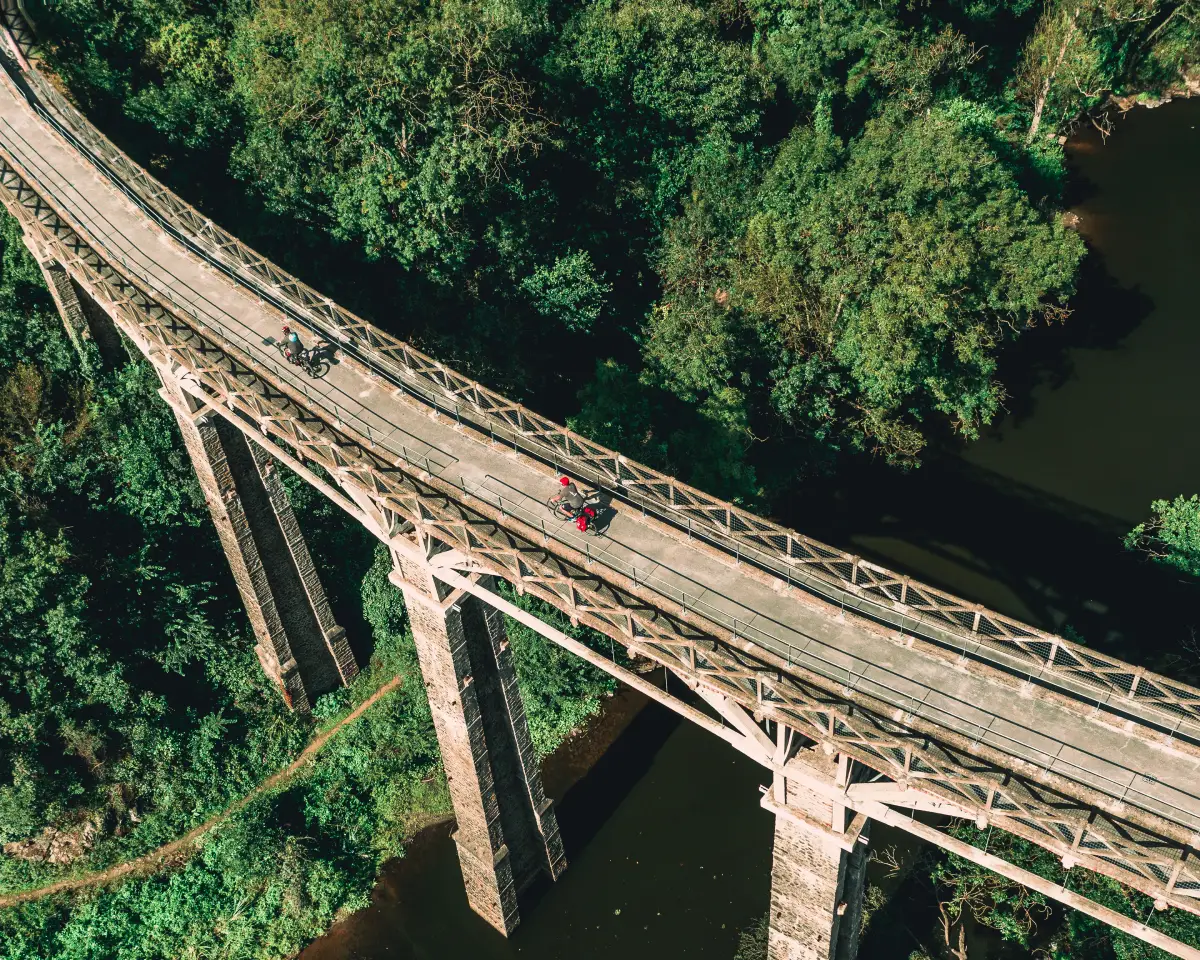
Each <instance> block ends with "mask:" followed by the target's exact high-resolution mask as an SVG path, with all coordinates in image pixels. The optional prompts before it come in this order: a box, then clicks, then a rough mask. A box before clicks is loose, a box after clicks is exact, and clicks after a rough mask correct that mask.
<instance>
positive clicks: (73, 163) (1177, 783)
mask: <svg viewBox="0 0 1200 960" xmlns="http://www.w3.org/2000/svg"><path fill="white" fill-rule="evenodd" d="M0 145H2V147H3V149H4V150H5V151H7V152H8V153H10V155H11V156H12V157H13V158H14V159H15V160H16V161H17V162H18V163H19V164H21V165H23V166H24V168H25V169H26V171H28V173H29V174H30V175H31V176H32V177H33V178H34V179H35V180H36V181H37V182H38V183H39V184H40V186H41V188H42V192H43V193H44V195H47V196H50V197H52V198H53V199H54V200H55V201H56V202H57V203H58V204H59V206H60V207H62V208H64V209H65V211H66V213H67V215H68V217H69V219H71V220H72V221H73V222H74V223H76V224H78V225H80V226H82V227H83V228H84V229H85V230H86V231H88V232H89V233H90V234H91V236H92V238H93V239H95V240H97V241H98V242H99V244H100V246H101V247H102V248H103V249H104V250H105V252H106V254H107V255H108V256H109V258H110V260H111V261H112V262H114V263H119V264H121V265H123V266H124V267H125V268H126V269H128V270H130V271H132V272H133V273H134V274H136V275H138V276H140V277H143V278H146V279H147V282H148V286H149V287H150V289H151V290H153V291H154V292H155V293H156V295H157V296H159V297H161V298H162V299H164V300H165V301H169V302H172V303H174V304H176V305H178V306H180V307H182V308H184V309H185V310H186V311H187V312H188V313H189V314H190V315H191V316H193V317H195V318H197V319H198V320H200V321H202V322H203V323H204V324H207V325H209V326H211V327H212V328H213V329H214V330H216V331H217V332H219V333H220V334H221V336H223V337H225V338H226V339H228V340H229V341H232V342H234V343H236V344H238V345H239V346H240V347H241V349H243V350H244V351H245V352H247V353H248V354H250V355H251V356H252V357H253V358H254V359H255V360H256V361H257V362H258V363H260V364H262V365H263V366H264V367H266V368H269V369H270V370H271V371H272V372H273V373H274V374H275V375H276V376H277V377H280V378H282V379H285V380H287V381H289V382H291V383H292V384H293V385H294V386H296V387H297V388H302V389H303V390H304V391H306V392H307V393H308V394H309V395H310V396H314V397H315V396H316V395H318V394H319V395H320V396H321V402H322V403H323V404H324V406H325V407H326V408H327V409H330V408H333V407H334V406H336V410H337V412H338V413H339V414H340V415H341V417H342V418H344V419H345V420H346V421H347V422H349V423H350V424H352V425H353V426H355V427H356V428H357V429H358V430H359V432H360V433H366V432H367V431H368V430H369V433H370V436H371V437H372V438H373V439H374V440H375V442H376V443H377V444H378V445H380V446H382V447H385V448H387V449H388V450H390V451H392V452H393V453H394V454H396V456H397V457H401V458H405V459H408V460H409V461H411V462H413V463H418V464H420V465H421V466H424V465H425V462H426V458H428V463H429V466H430V468H431V471H432V472H433V473H436V474H438V475H439V476H440V477H441V478H442V479H443V480H445V481H447V482H449V483H452V484H454V485H456V486H459V487H463V488H465V489H466V490H468V491H470V492H471V493H473V494H475V495H476V496H479V497H482V498H484V499H486V500H489V501H490V502H491V503H493V504H498V503H499V502H500V501H501V499H502V500H503V506H504V508H505V509H506V510H507V511H509V512H510V513H516V514H518V515H520V516H522V517H523V518H524V519H527V520H529V521H531V522H532V523H533V524H534V525H535V526H540V525H541V523H542V521H543V519H546V518H547V514H546V510H545V508H544V507H543V503H544V501H545V499H546V497H548V496H549V495H551V494H552V493H553V492H555V490H556V489H557V488H556V486H555V484H554V482H553V479H552V478H550V477H548V476H547V475H546V473H545V472H544V471H543V470H541V469H539V468H536V467H534V466H533V465H531V464H529V463H527V462H524V461H519V460H517V459H516V458H514V457H513V456H512V455H511V453H509V452H506V450H504V449H503V448H500V447H491V446H489V445H488V444H487V443H485V442H480V441H479V440H476V439H474V438H473V437H472V436H470V435H468V434H465V433H462V432H459V431H457V430H455V429H454V425H453V423H451V422H449V421H447V420H446V419H445V418H442V419H432V418H431V417H430V416H429V415H428V412H427V411H426V410H425V409H422V408H421V407H419V406H418V405H417V404H416V403H415V402H414V401H412V400H410V399H405V398H398V397H397V396H395V394H394V392H393V391H392V390H391V388H389V387H387V386H386V385H381V384H379V383H377V382H375V381H373V380H372V379H370V378H368V377H367V376H365V375H364V374H363V373H361V372H360V371H359V370H358V369H356V368H355V367H354V366H353V365H351V364H348V363H336V362H335V363H334V365H333V366H332V368H331V369H330V371H329V373H328V375H327V376H326V377H325V378H324V379H322V380H319V381H314V380H311V379H309V378H307V377H305V376H303V375H302V374H300V373H299V371H297V370H295V368H292V367H290V366H288V365H287V364H286V363H284V362H283V361H282V359H281V357H280V355H279V352H278V349H277V346H276V341H277V338H278V337H279V335H280V326H281V320H280V318H279V316H278V315H277V314H276V313H275V312H274V311H273V310H272V309H271V308H269V307H265V306H263V305H262V304H260V303H259V301H258V300H257V299H256V298H255V297H254V296H253V294H252V293H250V292H249V291H247V290H245V289H242V288H240V287H238V286H237V285H235V284H234V283H233V282H231V281H230V280H228V279H227V278H226V277H224V276H223V275H222V274H220V273H218V272H217V271H215V270H213V269H212V268H211V267H209V266H208V265H206V264H204V263H203V261H201V260H200V259H199V258H197V257H195V256H194V255H192V254H190V253H188V252H186V251H185V250H184V249H183V247H182V246H179V245H177V244H176V243H175V242H174V241H173V240H171V239H169V238H167V237H166V236H164V235H163V234H162V233H161V232H160V231H159V230H157V229H155V228H153V227H152V226H151V225H150V224H149V223H148V222H147V220H146V219H145V217H144V215H143V213H142V212H141V211H139V210H138V209H137V207H136V206H135V205H134V204H133V203H132V202H130V201H129V200H128V199H127V198H126V197H124V196H123V195H121V194H119V193H118V192H117V191H116V190H115V189H114V188H113V186H112V185H111V184H110V183H109V182H108V181H107V180H105V179H104V178H103V177H102V176H101V174H100V173H99V172H98V171H96V170H95V169H94V168H93V167H92V166H90V165H89V164H88V163H87V161H86V160H85V159H84V158H82V157H81V156H80V155H79V154H77V153H76V152H75V151H74V150H73V149H72V148H70V147H69V146H68V145H67V144H66V143H65V141H63V140H61V139H60V138H59V137H58V135H57V134H55V133H54V132H53V131H52V130H51V129H49V128H48V127H47V126H46V125H45V124H44V123H43V122H42V121H41V120H40V119H39V118H38V117H37V116H36V115H35V114H34V113H33V111H32V110H31V109H30V107H29V105H28V104H27V103H26V102H25V101H24V100H23V99H21V98H20V97H19V96H18V94H17V93H16V91H15V90H14V89H13V88H12V86H11V84H10V83H8V82H7V81H5V82H3V83H0ZM310 342H311V335H310ZM547 531H548V533H549V534H550V535H551V536H553V537H556V538H557V539H559V540H562V541H563V542H566V543H569V544H570V545H572V546H573V547H575V548H576V549H578V550H580V551H583V550H585V549H587V550H590V551H591V553H592V556H593V557H595V558H596V559H597V560H598V561H601V562H602V563H604V564H606V565H608V566H610V567H612V568H613V569H615V570H619V571H621V572H623V573H625V574H627V575H632V576H635V577H636V579H637V580H639V581H646V582H648V583H650V584H651V585H652V586H653V587H654V588H655V589H657V590H658V591H660V592H661V593H663V594H664V595H666V596H668V597H671V598H680V599H682V598H683V596H684V595H686V598H687V602H688V604H689V605H690V606H692V607H695V608H697V609H698V610H699V611H700V612H702V613H704V614H705V615H707V616H709V617H710V618H711V619H713V620H715V621H717V622H718V623H722V624H725V625H729V626H732V627H734V628H735V631H736V632H737V633H738V634H739V635H740V636H744V637H747V638H749V639H753V640H755V641H757V642H758V643H761V644H762V645H763V646H764V647H768V648H770V649H771V650H773V651H775V652H776V653H779V654H781V655H782V656H784V657H790V659H791V660H792V661H793V662H796V663H799V664H802V665H803V666H805V667H807V668H809V669H811V670H812V671H814V672H816V673H819V674H821V675H823V676H825V677H828V678H830V679H831V680H833V681H835V683H837V684H839V685H840V684H849V685H850V686H853V687H854V688H855V689H857V690H859V691H863V692H866V693H868V694H870V695H872V696H874V697H877V698H879V699H881V700H883V701H886V702H888V703H891V704H894V705H895V706H896V707H897V708H901V709H903V710H905V711H909V712H913V713H916V714H919V715H920V716H922V717H924V718H926V719H928V720H929V721H932V722H934V723H936V724H938V725H939V726H943V727H946V728H948V729H950V730H954V731H957V732H959V733H960V734H962V735H964V736H966V737H967V738H969V739H971V740H979V741H982V742H984V743H986V744H989V745H991V746H993V747H994V748H996V749H998V750H1000V751H1003V752H1004V753H1006V754H1010V755H1012V756H1015V757H1019V758H1022V759H1025V760H1028V761H1030V762H1032V763H1034V764H1037V765H1039V766H1042V767H1045V768H1048V769H1050V770H1052V771H1054V772H1057V773H1059V774H1061V775H1063V776H1066V777H1068V778H1070V779H1072V780H1075V781H1079V782H1083V783H1087V784H1090V785H1091V786H1092V787H1094V788H1095V789H1097V790H1100V791H1102V792H1103V793H1106V794H1108V795H1110V796H1112V797H1114V798H1117V799H1118V800H1120V799H1124V800H1125V801H1126V802H1128V803H1129V804H1131V805H1135V806H1138V807H1142V808H1144V809H1147V810H1152V811H1155V812H1157V813H1159V814H1160V815H1162V816H1164V817H1166V818H1168V819H1170V820H1172V821H1175V822H1177V823H1180V824H1183V825H1185V826H1187V827H1189V828H1191V829H1193V830H1197V831H1200V797H1198V794H1200V769H1198V768H1200V760H1198V759H1197V758H1196V757H1193V756H1191V755H1189V754H1187V753H1184V752H1182V751H1179V750H1174V749H1171V748H1168V747H1162V746H1156V745H1148V744H1147V743H1146V741H1145V740H1144V739H1140V738H1138V737H1136V736H1135V735H1133V734H1131V733H1127V732H1125V731H1123V730H1120V729H1116V728H1114V727H1113V726H1110V725H1105V724H1100V723H1098V722H1095V721H1089V720H1088V719H1086V718H1085V717H1084V716H1082V715H1080V714H1078V713H1076V712H1074V711H1071V710H1068V709H1065V708H1063V707H1060V706H1058V705H1056V704H1055V703H1053V702H1051V701H1050V700H1049V699H1048V698H1046V697H1045V696H1039V695H1037V694H1036V693H1035V694H1034V695H1033V696H1030V697H1018V695H1017V694H1016V693H1015V691H1014V690H1013V688H1012V687H1010V686H1007V685H1004V684H1002V683H999V682H996V681H993V680H989V679H986V678H984V677H981V676H978V675H976V674H973V673H967V672H966V671H964V670H958V669H954V668H953V667H950V666H948V665H947V664H946V662H945V661H943V660H941V659H939V658H935V657H933V656H931V655H930V654H929V653H928V652H925V651H923V650H922V648H921V647H920V646H917V647H914V648H911V649H910V648H907V647H904V646H902V645H899V644H895V643H890V642H888V641H887V640H885V639H882V638H881V637H880V636H879V635H878V633H876V632H871V631H867V630H864V629H862V628H861V627H858V626H855V624H854V622H853V620H850V621H843V620H840V619H839V618H838V617H837V616H836V612H837V611H836V610H834V609H833V608H832V607H831V608H829V613H828V614H827V613H825V612H824V611H823V610H821V609H819V608H818V607H816V605H814V604H813V603H811V602H802V601H801V600H800V599H798V598H797V596H796V595H795V594H794V593H791V592H789V591H788V590H786V589H773V588H772V586H771V585H769V584H768V583H766V582H763V580H762V579H761V578H758V577H755V576H751V575H749V574H748V573H747V571H746V569H745V567H740V566H738V565H736V564H735V563H734V562H733V560H732V558H730V559H729V560H728V561H726V560H724V559H723V558H721V557H719V556H717V555H715V554H714V553H713V552H710V551H705V550H695V549H690V548H689V547H688V545H687V543H686V541H681V540H680V539H678V538H677V537H674V536H671V535H669V534H668V533H667V532H666V531H664V529H663V528H662V527H660V526H659V525H657V524H656V523H653V522H646V521H645V520H643V519H642V518H641V517H640V516H639V515H638V514H637V513H636V512H634V511H632V510H621V511H619V512H618V513H617V514H616V516H615V517H614V518H613V519H612V522H611V525H610V527H609V529H608V530H607V533H606V535H605V536H604V537H601V538H592V537H588V538H584V537H581V536H579V535H578V534H577V533H576V531H575V530H574V528H573V527H572V526H571V525H570V524H568V523H554V522H553V521H549V520H547ZM776 586H781V585H780V584H776ZM1151 772H1152V773H1151Z"/></svg>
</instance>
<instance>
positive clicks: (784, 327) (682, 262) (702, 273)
mask: <svg viewBox="0 0 1200 960" xmlns="http://www.w3.org/2000/svg"><path fill="white" fill-rule="evenodd" d="M993 121H994V117H993V116H992V115H991V114H990V113H989V111H988V110H987V109H986V108H983V107H981V106H979V105H977V104H972V103H970V102H968V101H962V100H952V101H949V102H947V103H945V104H942V105H939V106H938V107H937V108H934V109H931V110H929V111H928V112H927V113H926V114H923V115H918V116H916V117H911V118H908V117H905V116H903V115H897V116H891V117H887V118H880V119H878V120H872V121H870V122H869V123H868V124H867V125H866V127H865V129H864V131H863V133H862V135H861V136H860V137H858V138H857V139H855V140H852V141H850V142H848V143H843V142H842V141H841V140H840V139H838V138H836V137H833V136H832V135H830V134H828V133H822V132H820V131H819V130H815V129H812V128H800V129H797V130H796V131H794V132H793V133H792V135H791V136H790V137H789V139H788V140H787V142H785V143H784V144H783V146H782V147H781V148H780V150H779V152H778V154H777V155H776V156H775V158H774V161H773V163H772V165H771V167H770V168H769V169H768V170H767V171H766V172H765V174H764V176H763V177H762V180H761V182H760V183H759V184H758V185H757V186H756V187H754V188H752V189H751V191H750V194H749V196H748V197H747V198H745V199H741V198H726V197H723V196H720V195H719V192H720V191H721V190H722V188H721V187H720V186H714V181H713V179H712V178H708V179H706V180H704V181H701V182H698V184H697V189H696V191H695V195H694V197H693V199H692V201H691V203H690V204H689V209H688V210H687V211H685V213H684V214H683V215H682V216H681V218H679V219H678V220H677V221H676V222H675V223H674V224H673V225H672V227H671V228H670V229H669V230H668V233H667V239H666V243H665V245H664V255H663V259H662V270H663V274H664V278H665V285H666V290H667V297H666V298H665V299H664V301H663V302H662V303H661V304H660V305H659V306H658V307H657V308H656V310H655V312H654V313H653V314H652V316H651V318H650V321H649V324H648V325H647V330H646V333H647V343H646V351H647V355H648V357H649V359H650V361H651V363H652V364H653V365H654V368H655V369H656V370H657V371H658V374H659V377H660V378H661V382H663V383H664V384H665V385H667V386H668V387H670V388H671V389H673V390H675V391H676V392H679V393H681V394H683V395H685V396H695V397H705V396H719V395H720V392H721V391H722V390H726V389H730V388H732V389H736V390H739V391H742V392H747V391H750V390H754V391H755V392H756V393H757V396H756V397H755V400H756V401H757V402H756V404H755V405H756V406H766V405H768V404H769V408H770V409H771V411H772V412H773V414H774V415H775V416H777V417H780V418H782V419H783V420H784V421H785V422H786V423H788V424H790V425H792V426H793V427H796V428H799V429H801V430H803V431H805V432H807V433H809V434H810V435H813V436H816V437H818V438H822V439H826V440H828V441H829V442H832V443H847V444H849V445H850V446H852V447H858V448H866V449H873V450H878V451H880V452H882V453H884V454H885V455H886V456H888V457H889V458H890V459H893V460H896V461H898V462H911V461H913V460H914V459H915V458H916V457H917V455H918V454H919V452H920V450H921V448H922V447H923V445H924V443H925V435H926V431H927V429H928V428H927V426H926V425H927V423H928V421H929V420H930V418H931V417H933V416H934V415H940V416H941V417H944V418H946V419H948V420H949V422H950V423H951V424H952V425H953V427H954V428H955V429H956V430H958V431H959V432H960V433H962V434H964V435H966V436H968V437H973V436H975V435H976V434H977V432H978V429H979V427H980V426H981V425H983V424H985V423H987V422H989V421H990V420H991V418H992V417H993V416H994V415H995V413H996V411H997V409H998V407H999V403H1000V400H1001V398H1002V397H1003V388H1002V386H1001V385H1000V384H999V383H998V382H997V381H996V378H995V368H996V355H997V350H998V348H999V346H1000V345H1001V344H1002V343H1003V342H1005V341H1006V340H1008V339H1011V338H1012V337H1013V336H1015V335H1016V334H1017V333H1018V332H1020V331H1021V330H1022V329H1024V328H1026V327H1028V326H1030V325H1032V324H1033V323H1035V322H1037V321H1038V320H1041V319H1044V318H1054V317H1057V316H1061V314H1062V304H1063V303H1064V301H1065V299H1066V297H1067V296H1068V294H1069V293H1070V291H1071V282H1072V278H1073V276H1074V271H1075V266H1076V264H1077V263H1078V261H1079V259H1080V258H1081V257H1082V255H1083V244H1082V242H1081V241H1080V240H1079V238H1078V237H1077V236H1076V235H1075V234H1073V233H1071V232H1069V231H1067V230H1066V229H1064V228H1063V226H1062V225H1061V224H1060V223H1059V222H1058V221H1057V219H1055V218H1054V217H1053V216H1052V215H1047V213H1044V212H1042V211H1041V210H1039V209H1038V208H1037V206H1035V205H1034V203H1033V202H1031V199H1030V198H1029V197H1028V196H1027V195H1026V194H1025V193H1024V191H1023V190H1022V189H1021V188H1020V186H1019V184H1018V181H1017V176H1016V173H1015V172H1014V170H1013V169H1012V167H1011V165H1010V164H1009V163H1008V162H1006V152H1005V150H1004V149H1002V148H1001V147H1000V146H999V145H998V144H997V143H996V142H995V134H994V125H993ZM714 191H715V192H718V196H717V197H716V198H715V199H714V198H713V197H712V193H713V192H714ZM739 205H742V206H744V207H745V209H747V211H748V213H747V215H745V216H744V217H742V216H737V215H734V216H728V215H722V214H720V213H713V214H711V215H706V214H705V213H703V212H702V211H701V212H697V208H703V207H711V208H714V209H716V210H722V209H730V208H731V209H737V208H738V206H739ZM723 224H734V225H735V228H734V229H735V232H734V233H733V235H732V236H728V235H725V236H722V235H721V233H722V230H721V227H722V225H723Z"/></svg>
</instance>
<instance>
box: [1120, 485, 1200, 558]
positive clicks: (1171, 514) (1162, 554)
mask: <svg viewBox="0 0 1200 960" xmlns="http://www.w3.org/2000/svg"><path fill="white" fill-rule="evenodd" d="M1150 509H1151V511H1152V512H1153V516H1152V517H1151V518H1150V519H1149V520H1147V521H1145V522H1144V523H1139V524H1138V525H1137V526H1136V527H1134V528H1133V529H1132V530H1130V531H1129V533H1128V534H1126V536H1125V547H1126V549H1129V550H1139V551H1141V552H1142V553H1145V554H1146V555H1147V556H1149V557H1151V558H1152V559H1154V560H1155V561H1156V562H1158V563H1162V564H1165V565H1166V566H1168V567H1174V568H1175V569H1176V570H1181V571H1183V572H1184V573H1186V574H1189V575H1190V576H1193V577H1197V576H1200V496H1196V495H1195V494H1193V495H1192V496H1190V497H1184V496H1178V497H1176V498H1175V499H1174V500H1155V501H1154V502H1153V503H1152V504H1150Z"/></svg>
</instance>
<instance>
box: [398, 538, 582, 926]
mask: <svg viewBox="0 0 1200 960" xmlns="http://www.w3.org/2000/svg"><path fill="white" fill-rule="evenodd" d="M393 557H394V560H395V570H394V571H393V573H392V582H393V583H394V584H396V586H398V587H400V589H401V590H402V591H404V602H405V605H406V606H407V608H408V616H409V622H410V623H411V624H412V631H413V637H414V639H415V640H416V645H417V656H418V658H419V660H420V663H421V673H422V675H423V677H424V680H425V688H426V690H427V692H428V694H429V705H430V708H431V710H432V712H433V724H434V727H435V729H436V730H437V737H438V745H439V746H440V748H441V753H442V763H443V764H444V766H445V769H446V779H447V781H448V782H449V786H450V796H451V799H452V800H453V802H454V816H455V819H456V820H457V828H456V830H455V833H454V842H455V844H456V845H457V847H458V860H459V864H460V866H461V867H462V874H463V882H464V884H465V886H466V888H467V901H468V902H469V903H470V905H471V909H473V910H474V911H475V912H476V913H478V914H479V915H480V916H481V917H483V919H485V920H486V921H487V922H488V923H490V924H491V925H492V926H493V927H495V928H496V929H497V930H499V931H500V932H501V933H503V934H505V935H508V934H510V933H512V931H513V930H514V929H515V928H516V926H517V924H518V923H519V922H520V914H519V911H518V905H517V896H518V894H519V893H521V892H522V891H523V890H524V889H525V888H526V887H527V886H528V885H529V884H530V883H532V882H533V881H534V880H535V879H537V877H538V876H539V875H541V874H545V875H547V876H549V877H550V878H551V879H552V880H556V879H558V876H559V875H560V874H561V873H562V872H563V870H564V869H566V865H567V861H566V857H565V855H564V853H563V846H562V840H561V838H560V837H559V833H558V820H557V818H556V817H555V815H554V809H553V807H552V805H551V803H550V801H549V800H548V799H547V798H546V795H545V792H544V790H543V788H542V776H541V771H540V769H539V767H538V762H537V756H536V754H535V752H534V749H533V743H532V741H531V740H530V737H529V729H528V727H527V725H526V722H525V708H524V705H523V704H522V701H521V694H520V691H519V690H518V689H517V680H516V674H515V672H514V670H513V665H512V654H511V653H510V652H509V649H508V638H507V636H506V635H505V629H504V617H503V615H502V614H501V613H499V612H498V611H497V610H495V609H494V608H492V607H490V606H488V605H487V604H485V603H484V602H483V601H481V600H479V599H478V598H477V597H475V596H473V595H471V594H468V593H463V592H462V591H458V590H452V589H451V588H449V587H447V586H446V585H445V584H443V583H441V582H439V581H437V580H436V579H434V577H433V576H432V574H431V573H430V570H429V568H428V567H427V566H425V565H423V564H420V563H417V562H415V561H413V560H411V559H408V558H407V557H402V556H400V555H398V554H393Z"/></svg>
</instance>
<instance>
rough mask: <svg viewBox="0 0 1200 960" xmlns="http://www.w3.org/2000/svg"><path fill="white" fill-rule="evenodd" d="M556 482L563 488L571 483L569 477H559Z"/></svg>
mask: <svg viewBox="0 0 1200 960" xmlns="http://www.w3.org/2000/svg"><path fill="white" fill-rule="evenodd" d="M558 482H559V483H561V484H562V485H563V486H564V487H565V486H567V485H568V484H569V483H570V482H571V478H570V477H559V479H558Z"/></svg>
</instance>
